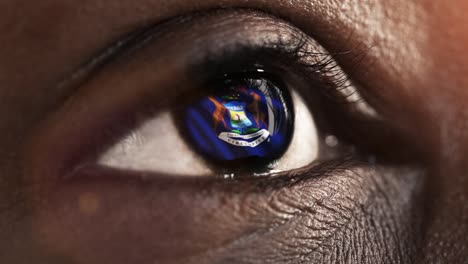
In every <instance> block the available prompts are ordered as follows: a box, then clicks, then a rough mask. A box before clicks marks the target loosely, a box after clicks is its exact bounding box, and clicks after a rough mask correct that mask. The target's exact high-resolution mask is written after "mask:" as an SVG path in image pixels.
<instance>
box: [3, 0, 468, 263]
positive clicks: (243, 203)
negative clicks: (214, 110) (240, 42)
mask: <svg viewBox="0 0 468 264" xmlns="http://www.w3.org/2000/svg"><path fill="white" fill-rule="evenodd" d="M220 7H236V8H238V7H248V8H252V9H256V10H260V11H263V12H268V13H272V14H274V16H276V17H281V18H284V19H285V20H287V21H290V23H291V24H292V25H293V26H294V27H297V28H299V29H300V30H302V31H303V32H305V33H306V34H308V35H310V36H312V37H313V38H314V39H315V40H316V41H318V42H319V43H320V44H321V45H322V46H323V47H324V48H325V49H326V50H329V51H346V50H351V49H353V48H355V47H372V48H371V49H369V51H368V53H367V54H366V57H365V58H364V63H363V65H367V66H364V67H360V68H358V70H357V73H354V74H353V78H354V81H355V82H356V83H357V84H359V86H360V87H361V89H362V93H363V94H364V95H365V98H366V99H367V101H369V102H370V104H371V105H373V106H374V107H375V108H376V109H377V111H378V112H380V113H382V115H383V116H385V118H386V120H389V121H388V122H389V123H391V126H392V127H397V128H398V130H399V131H401V134H402V135H404V136H405V138H406V139H407V141H409V142H411V143H410V144H409V145H408V148H412V149H415V150H417V151H418V153H420V154H419V155H418V158H417V159H418V161H417V162H415V163H417V164H418V165H421V164H423V167H424V169H414V168H410V169H406V168H402V166H397V165H394V164H390V165H388V164H378V166H376V167H372V168H371V167H369V166H367V165H354V164H353V165H351V164H350V165H346V168H345V169H344V170H342V171H340V172H337V171H333V170H332V171H329V170H321V171H316V172H314V173H311V172H304V173H302V174H301V177H300V178H299V179H296V180H295V181H294V182H292V183H287V184H286V183H284V182H282V181H281V180H266V181H261V182H257V181H255V182H249V181H246V182H244V181H242V182H235V183H230V184H225V183H220V182H219V181H214V180H211V179H201V180H187V179H172V178H169V179H168V178H165V177H153V180H151V181H149V182H146V181H145V182H141V181H135V180H134V178H132V179H129V178H128V177H127V176H128V175H123V177H120V178H117V177H115V174H118V173H115V172H110V173H108V172H106V173H107V174H113V175H112V177H110V178H111V179H110V180H109V178H102V177H79V178H78V179H75V180H72V181H66V182H63V181H61V180H60V179H59V178H60V177H59V176H58V175H59V174H60V173H59V172H58V171H59V169H57V168H58V167H60V166H61V165H62V162H64V161H63V159H61V157H64V156H66V155H65V154H63V153H65V152H66V151H67V150H68V149H69V148H70V149H73V148H74V145H73V144H71V145H66V144H65V143H62V142H73V141H72V140H70V138H72V139H73V138H85V137H86V136H85V135H83V134H81V133H82V131H81V130H80V131H76V129H74V128H76V127H77V126H80V125H81V124H82V123H83V124H86V123H87V121H83V120H85V119H84V117H85V116H94V115H95V116H96V117H95V119H96V120H102V119H99V116H100V114H99V113H103V112H105V111H106V109H108V108H106V107H105V106H106V102H107V103H108V104H111V103H112V100H113V99H109V101H101V103H102V104H101V106H100V107H97V105H99V104H98V103H96V102H99V98H100V97H99V96H103V95H102V94H105V93H106V90H105V89H106V87H111V86H110V84H111V83H112V84H121V83H124V82H125V81H124V80H126V81H127V82H129V83H132V84H135V86H139V87H140V86H141V87H143V86H145V85H149V84H152V85H154V84H158V85H154V86H155V87H164V84H167V83H169V82H170V81H171V79H173V78H176V77H175V76H177V77H179V75H176V74H175V73H176V72H177V69H178V68H177V67H178V65H175V64H174V65H173V67H172V66H171V65H168V66H167V67H166V68H164V69H163V68H162V67H157V65H163V64H162V63H164V62H167V61H168V60H169V58H171V56H175V54H179V53H180V51H181V50H188V49H189V48H184V46H183V45H187V47H190V46H192V44H191V43H192V41H193V37H190V36H189V35H190V34H188V35H187V34H186V33H184V30H183V29H180V28H179V29H176V28H174V29H172V28H171V29H169V31H170V32H180V34H181V35H177V37H178V39H179V42H181V43H182V44H180V45H179V46H177V45H176V47H173V48H172V51H171V48H170V46H171V45H168V44H167V43H169V40H164V39H161V40H160V41H158V40H156V41H155V42H154V43H152V44H151V45H149V47H148V49H147V50H146V51H145V52H143V53H136V54H135V57H133V59H131V60H130V62H128V63H117V64H113V65H110V66H109V65H107V66H105V67H102V68H103V70H102V72H100V73H99V74H96V75H93V76H94V77H93V79H92V80H91V81H86V82H78V81H76V82H75V81H73V82H67V81H65V82H64V80H70V76H71V75H72V74H73V73H75V72H76V71H77V69H78V68H80V67H81V66H82V65H84V64H86V63H88V62H89V61H90V60H92V58H94V57H96V56H97V55H98V54H99V53H100V52H101V51H102V50H103V49H105V48H106V47H108V46H110V45H112V44H113V43H115V42H116V41H117V40H119V39H122V38H123V37H124V36H125V35H127V34H129V33H131V32H133V31H135V30H138V29H139V28H142V27H144V26H146V25H149V24H155V23H158V22H160V21H161V20H164V19H168V18H171V17H173V16H176V15H182V14H186V13H190V12H193V11H202V10H208V9H213V8H220ZM467 9H468V4H467V3H466V2H465V1H462V0H456V1H429V0H427V1H422V0H421V1H417V0H412V1H405V0H397V1H383V0H381V1H357V0H356V1H344V2H343V1H314V0H297V1H291V2H285V1H271V0H269V1H235V0H233V1H229V0H226V1H209V0H207V1H197V2H195V1H184V0H177V1H169V2H167V1H157V0H143V1H130V0H129V1H119V2H118V3H117V2H115V1H95V0H87V1H56V0H46V1H36V2H31V1H9V0H5V1H2V3H0V20H1V21H2V23H0V65H1V66H0V83H1V84H2V85H1V86H0V98H1V104H0V128H1V130H0V131H2V132H1V133H2V136H1V138H0V155H1V157H2V159H1V160H0V175H1V181H0V198H1V199H0V201H1V204H0V219H1V220H0V235H1V237H2V238H3V239H2V242H0V248H1V250H0V260H1V261H0V262H2V263H41V261H42V262H44V263H90V264H92V263H464V262H465V261H466V259H467V258H468V249H467V248H466V245H468V241H467V237H468V236H467V235H468V206H467V203H466V201H467V199H468V180H467V175H466V171H468V168H467V166H466V162H465V160H466V156H467V154H468V148H467V147H466V146H468V132H467V130H466V129H465V119H466V118H468V115H467V114H466V103H465V102H467V100H468V98H467V97H468V92H467V91H466V89H464V87H466V86H468V77H467V76H468V72H466V71H467V70H466V69H467V68H468V55H467V54H466V51H465V49H466V47H467V46H468V31H467V30H466V25H467V24H468V19H467V18H466V16H465V15H464V14H463V13H464V12H463V10H467ZM258 16H261V15H258V14H249V15H246V21H256V22H252V23H253V25H260V26H259V28H262V27H263V26H262V25H264V24H268V22H262V21H260V22H259V21H258V20H256V17H258ZM252 17H253V18H252ZM216 19H218V20H216ZM216 21H220V18H213V21H211V22H210V23H208V22H205V23H207V24H209V25H212V26H211V29H212V30H211V31H210V30H206V28H207V27H204V26H203V22H200V24H201V26H200V28H202V29H204V30H205V31H207V32H218V33H219V32H221V33H219V34H223V32H226V31H227V30H228V29H231V28H233V27H235V26H234V24H236V23H238V21H234V22H232V24H233V25H231V26H229V25H228V28H226V27H221V26H219V27H218V26H217V23H216ZM227 24H229V23H227ZM193 30H194V31H193V32H198V31H197V30H196V29H193ZM201 31H202V30H201V29H199V32H201ZM259 31H262V30H259ZM262 32H263V31H262ZM177 34H179V33H177ZM183 34H185V35H187V36H185V35H184V36H185V37H183V38H182V37H181V36H182V35H183ZM210 34H211V33H210ZM193 35H197V34H195V33H194V34H193ZM250 35H253V33H250ZM181 39H183V40H185V41H181ZM165 45H166V46H165ZM178 49H179V50H178ZM161 50H164V51H165V52H164V53H165V56H167V58H168V59H167V60H166V61H164V59H165V58H166V57H164V56H162V55H161ZM151 55H152V57H151ZM147 56H149V57H151V58H154V60H151V62H149V63H147V64H144V63H143V60H142V59H141V58H145V57H147ZM139 58H140V59H139ZM172 58H173V57H172ZM337 60H338V62H339V63H340V64H341V65H342V67H343V68H344V69H345V71H348V72H350V71H352V69H353V66H354V64H353V63H352V57H351V55H349V56H346V55H345V56H340V57H337ZM181 64H182V63H181ZM144 65H146V66H147V67H146V68H145V66H144ZM164 65H167V64H164ZM370 65H372V66H370ZM136 69H138V70H136ZM145 69H146V70H145ZM150 69H161V70H160V71H157V73H154V72H153V73H152V72H151V71H150ZM171 69H173V71H171ZM95 71H97V70H96V69H94V68H93V69H91V70H90V72H92V73H88V72H86V73H85V74H84V75H87V74H93V73H94V72H95ZM130 72H134V74H133V75H131V74H130ZM119 73H120V74H119ZM122 73H125V74H122ZM79 77H82V76H79ZM119 78H121V79H119ZM78 79H79V78H78ZM77 83H78V84H77ZM103 87H104V88H103ZM115 87H116V88H115V89H116V91H120V92H118V93H116V94H119V93H120V94H121V95H120V97H119V96H115V98H137V97H144V96H145V95H146V94H145V93H143V92H142V93H141V94H138V93H129V94H127V95H128V96H124V95H125V91H127V92H129V90H125V88H124V85H121V86H115ZM119 87H120V88H119ZM107 89H110V88H107ZM156 90H157V89H156ZM100 93H101V95H100ZM155 93H156V94H155V95H154V96H156V97H158V93H163V91H158V90H157V91H155ZM135 94H136V95H135ZM70 96H72V97H73V98H76V99H74V100H73V101H71V103H70V101H68V99H67V98H69V97H70ZM93 98H94V99H93ZM101 99H102V98H101ZM115 100H117V99H115ZM129 100H130V99H129ZM66 101H67V102H68V103H67V104H66V106H64V105H65V102H66ZM83 102H87V104H84V103H83ZM93 102H94V103H93ZM119 102H120V101H119ZM83 105H88V106H89V107H88V108H86V107H84V108H83V107H82V106H83ZM83 109H85V110H83ZM80 110H82V111H81V112H80ZM80 113H81V116H82V118H81V119H79V117H76V120H81V121H83V122H81V121H80V122H78V123H73V120H75V119H73V118H70V116H74V115H76V116H79V115H80ZM91 119H92V118H91ZM70 120H72V121H70ZM93 120H94V119H93ZM88 123H93V124H94V123H96V122H91V121H89V122H88ZM57 138H60V139H63V140H57ZM67 139H68V140H70V141H67ZM85 141H86V140H85V139H82V140H80V141H78V143H79V144H78V145H81V144H85V143H84V142H85ZM75 142H76V141H75ZM90 144H91V143H90ZM423 171H425V172H423ZM101 176H102V175H101ZM152 176H158V175H152ZM90 178H91V179H90ZM96 178H97V179H96ZM195 242H196V243H195Z"/></svg>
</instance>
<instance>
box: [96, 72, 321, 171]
mask: <svg viewBox="0 0 468 264" xmlns="http://www.w3.org/2000/svg"><path fill="white" fill-rule="evenodd" d="M210 91H211V92H210V93H209V94H206V95H204V96H198V97H197V98H193V100H190V103H184V104H185V105H183V106H182V107H180V106H179V107H178V109H182V110H181V111H180V112H179V113H177V117H178V118H177V120H178V122H179V123H178V124H176V123H175V121H174V118H172V116H171V113H169V112H163V113H160V114H158V115H157V116H155V117H154V118H152V119H150V120H148V121H146V122H145V123H144V124H143V125H141V126H140V127H138V128H136V129H134V130H133V131H132V132H131V133H130V134H129V135H127V136H126V137H125V138H124V139H122V140H121V141H120V142H118V143H117V144H115V145H114V146H112V147H111V148H110V149H109V150H107V151H106V152H105V153H104V154H103V155H102V156H101V157H100V159H99V164H101V165H105V166H108V167H113V168H121V169H130V170H137V171H151V172H157V173H163V174H172V175H182V176H191V175H202V176H203V175H213V174H214V172H213V171H212V169H210V168H212V167H221V168H223V172H226V171H227V172H229V171H232V172H233V173H234V171H235V170H236V169H239V167H242V168H243V169H244V170H245V169H246V168H247V170H248V169H249V166H250V167H252V171H251V172H252V173H255V171H253V170H254V169H253V168H256V169H258V168H259V167H261V166H265V167H267V164H270V165H271V164H275V167H274V168H271V167H270V169H272V170H274V171H286V170H292V169H297V168H300V167H304V166H307V165H309V164H310V163H311V162H313V161H314V160H315V159H316V158H317V156H318V146H319V142H318V141H319V137H318V134H317V129H316V127H315V124H314V120H313V117H312V114H311V113H310V111H309V109H308V107H307V106H306V104H305V102H304V101H303V99H302V98H301V96H300V95H299V94H298V93H297V92H295V91H292V92H289V91H288V90H287V89H286V87H281V86H280V85H276V84H275V83H273V82H271V81H270V80H268V79H266V78H258V77H252V78H240V79H239V80H236V79H230V80H229V81H228V82H224V83H223V84H219V85H218V87H215V89H212V90H210ZM273 161H276V162H273ZM208 164H210V165H214V166H208Z"/></svg>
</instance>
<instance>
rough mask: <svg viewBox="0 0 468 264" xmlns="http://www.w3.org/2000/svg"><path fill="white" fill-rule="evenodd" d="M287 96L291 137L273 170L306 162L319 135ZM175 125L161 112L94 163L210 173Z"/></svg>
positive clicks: (298, 101)
mask: <svg viewBox="0 0 468 264" xmlns="http://www.w3.org/2000/svg"><path fill="white" fill-rule="evenodd" d="M291 96H292V100H293V105H294V112H295V120H294V121H295V122H294V124H295V125H294V132H293V137H292V139H291V143H290V145H289V147H288V149H287V151H286V152H285V154H284V155H283V156H282V157H281V158H280V159H279V160H278V161H276V162H275V166H274V167H272V171H274V172H279V171H286V170H292V169H297V168H301V167H304V166H307V165H309V164H310V163H311V162H313V161H314V160H315V159H317V156H318V151H319V150H318V148H319V137H318V132H317V128H316V126H315V123H314V120H313V117H312V114H311V112H310V111H309V108H308V107H307V105H306V104H305V102H304V100H303V99H302V98H301V96H300V95H299V94H297V93H296V92H294V91H292V95H291ZM177 129H178V128H177V127H176V125H175V123H174V120H173V118H172V117H171V114H170V113H169V112H162V113H160V114H158V115H157V116H156V117H154V118H153V119H150V120H148V121H146V122H145V123H144V124H142V125H141V126H140V127H138V128H136V129H134V130H133V131H132V132H131V133H129V134H128V135H127V136H126V137H124V138H123V139H122V140H120V141H119V142H117V143H116V144H115V145H114V146H112V147H111V148H110V149H108V150H107V151H106V152H105V153H103V154H102V155H101V156H100V158H99V159H98V164H100V165H104V166H108V167H112V168H118V169H125V170H132V171H146V172H157V173H163V174H166V175H180V176H205V175H212V174H213V173H214V172H213V171H211V169H210V168H209V166H208V165H207V163H206V161H204V160H203V157H201V156H200V155H198V154H197V153H196V152H194V151H193V150H192V149H191V148H190V146H189V145H188V144H187V143H186V141H185V140H184V139H183V138H181V136H180V135H179V132H178V130H177Z"/></svg>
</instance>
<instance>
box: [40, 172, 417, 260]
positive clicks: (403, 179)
mask: <svg viewBox="0 0 468 264" xmlns="http://www.w3.org/2000/svg"><path fill="white" fill-rule="evenodd" d="M382 174H387V176H396V175H399V176H400V177H394V178H393V179H394V180H384V179H382V178H381V177H380V175H382ZM405 175H406V176H405ZM94 177H95V175H93V176H92V178H91V179H85V178H82V179H81V180H77V181H72V182H71V183H72V184H68V183H67V184H64V185H59V186H56V188H50V189H49V190H48V191H47V193H48V195H49V197H50V199H47V200H44V201H43V205H42V206H41V207H39V208H37V209H38V210H37V212H36V216H35V217H36V218H35V219H36V220H35V221H34V223H35V225H34V230H36V233H35V237H34V239H35V240H36V241H38V243H40V244H41V245H42V248H43V250H44V251H46V252H54V254H55V255H61V256H64V257H65V258H66V259H68V261H72V262H73V263H75V262H76V263H87V264H92V263H103V262H112V263H116V264H119V263H122V264H123V263H142V264H145V263H154V262H155V261H156V262H158V263H229V262H237V263H238V262H239V261H245V262H246V263H264V260H265V258H268V259H270V260H272V261H274V262H275V263H297V262H296V261H297V258H301V260H302V262H303V263H311V262H323V263H337V262H339V263H367V262H368V263H376V262H379V260H385V259H386V260H401V261H406V260H409V259H410V256H409V255H407V253H408V252H411V251H412V248H413V246H414V243H413V241H411V240H410V239H408V237H407V234H408V233H411V232H414V229H412V228H411V227H412V226H419V224H418V222H417V221H416V222H415V221H414V219H413V218H408V214H409V213H410V211H411V210H412V209H413V208H412V207H411V205H410V204H408V203H407V202H405V201H407V200H409V199H411V196H412V195H414V193H417V192H418V189H419V186H420V184H419V183H418V181H417V180H416V179H419V178H420V177H419V176H418V175H417V174H414V173H413V172H412V171H411V170H408V169H398V170H391V169H388V168H376V169H375V170H369V169H367V168H360V167H355V168H353V169H352V170H343V171H341V172H330V173H320V176H319V177H317V178H316V179H313V178H314V175H310V174H309V175H308V174H303V175H302V176H301V177H298V178H296V181H293V182H290V183H288V184H286V185H284V182H283V181H281V180H274V179H267V181H268V182H265V183H263V184H258V182H257V183H256V182H255V181H254V182H244V183H234V184H233V185H231V184H229V183H227V184H226V183H221V184H219V183H213V182H211V183H210V182H201V181H198V182H197V181H191V182H190V183H188V184H187V182H186V181H180V182H178V183H174V181H164V180H160V181H153V182H137V181H135V182H133V183H132V182H129V181H125V180H123V181H121V182H118V181H113V183H111V182H108V181H106V180H105V179H103V180H97V179H95V178H94ZM322 177H323V178H322ZM389 179H390V178H389ZM396 179H398V180H396ZM262 185H263V186H264V187H261V186H262ZM275 185H276V187H271V186H275ZM383 192H385V194H383ZM388 201H392V202H391V203H388ZM174 208H177V209H178V210H174ZM390 216H391V217H390ZM372 222H373V223H374V224H371V223H372ZM375 223H379V224H377V225H376V224H375ZM362 225H364V226H366V228H362ZM389 237H392V239H389ZM364 241H365V242H364ZM364 244H365V245H367V246H362V245H364ZM129 245H131V247H129ZM357 248H361V250H360V251H356V249H357ZM395 248H398V250H395ZM334 252H335V253H334ZM345 252H348V253H345ZM398 252H407V253H406V254H399V253H398Z"/></svg>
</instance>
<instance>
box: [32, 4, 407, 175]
mask: <svg viewBox="0 0 468 264" xmlns="http://www.w3.org/2000/svg"><path fill="white" fill-rule="evenodd" d="M225 12H227V13H229V14H230V15H226V13H224V12H220V13H217V12H214V13H211V14H199V15H197V16H193V17H191V19H190V20H187V19H185V18H181V19H174V20H171V21H168V22H167V23H163V24H161V25H158V26H157V27H154V28H152V29H149V30H148V31H145V32H143V33H142V34H137V36H135V37H130V39H131V40H130V41H129V42H128V43H125V44H124V45H122V47H123V48H122V50H119V49H118V48H116V49H111V56H110V58H109V60H110V61H107V64H106V63H104V64H102V65H99V64H97V65H98V66H101V68H100V69H99V71H98V70H97V69H95V70H96V71H95V72H93V74H90V76H87V78H88V79H86V80H84V81H85V82H84V83H83V85H82V87H81V86H80V89H79V91H77V92H76V93H74V94H73V96H71V97H70V98H69V100H68V101H67V103H66V104H65V105H64V106H63V108H61V109H60V110H59V111H57V113H55V114H54V115H53V116H51V118H50V120H48V122H47V123H45V124H44V127H43V128H42V129H41V130H40V133H38V135H37V137H35V140H33V141H34V146H33V147H32V148H35V149H40V150H41V151H43V152H45V153H46V154H45V155H43V156H41V157H38V156H36V157H35V158H34V159H33V160H34V163H35V164H39V165H35V166H37V167H40V168H42V169H43V170H45V171H46V172H47V174H50V173H51V172H53V173H54V175H59V177H63V178H68V177H73V176H74V175H81V174H83V173H84V174H88V171H91V174H92V175H99V174H100V172H101V171H102V169H104V171H106V172H107V171H108V170H107V169H108V168H109V167H110V168H114V169H117V170H110V171H111V172H113V173H114V172H115V173H116V174H119V173H120V172H123V173H124V174H125V175H127V176H129V175H135V176H136V177H145V178H146V177H157V176H158V175H160V174H163V175H164V174H170V175H184V176H189V175H195V176H196V175H198V176H199V175H213V174H215V175H226V174H227V175H232V171H233V169H236V170H238V171H240V174H243V175H247V176H251V175H255V174H261V175H263V174H265V173H268V172H270V173H274V172H276V171H283V172H285V173H286V171H288V172H289V171H291V170H295V169H299V168H304V169H310V170H312V169H313V168H315V167H316V166H312V165H315V164H317V165H321V164H324V163H326V162H328V161H342V160H343V159H344V158H345V157H349V156H350V157H351V158H352V159H353V160H355V161H361V160H364V159H367V156H366V155H367V154H369V153H370V154H372V155H373V154H374V153H376V154H377V155H378V156H379V157H381V156H384V155H387V153H388V155H387V156H392V157H394V156H397V155H394V154H395V153H396V151H399V150H400V149H401V147H399V146H404V144H401V142H402V139H403V136H402V135H401V134H396V133H394V132H395V131H396V130H395V129H394V127H391V126H390V125H389V124H388V122H385V120H382V119H381V118H380V117H379V116H377V117H376V116H375V115H374V114H375V111H373V109H372V108H371V107H370V106H369V105H367V103H366V102H365V101H364V100H362V98H361V97H360V96H359V93H358V89H356V87H355V86H354V84H353V83H352V82H351V81H350V80H349V77H350V76H348V74H346V71H344V70H343V69H342V68H341V67H340V66H339V65H338V64H337V63H336V58H335V57H337V56H340V55H339V54H330V53H329V52H327V51H326V50H325V49H324V48H323V47H322V46H321V45H320V44H319V43H317V42H316V41H315V40H314V39H312V38H311V37H310V36H307V35H305V34H304V33H303V32H302V31H300V30H299V29H297V28H295V27H294V26H292V25H290V24H289V23H287V22H284V21H281V20H279V19H278V18H274V17H271V16H268V15H265V14H258V13H255V14H251V13H248V12H247V13H243V12H244V11H239V12H233V13H232V11H225ZM219 21H223V23H219ZM161 51H164V52H161ZM346 56H347V57H348V58H349V56H350V55H349V53H347V54H346ZM92 64H93V65H96V63H95V62H93V63H92ZM259 65H260V68H261V69H264V70H265V73H264V74H261V75H259V74H258V72H256V73H255V74H252V73H253V72H255V71H254V69H258V67H259ZM226 73H229V75H228V76H225V74H226ZM242 79H243V80H242ZM246 79H247V80H248V79H250V80H264V81H265V80H266V81H267V82H271V83H272V84H273V85H271V87H277V88H279V90H281V93H278V94H282V95H285V94H286V95H287V94H290V97H291V98H290V99H289V100H290V101H291V105H290V106H288V107H286V108H289V109H291V108H292V112H293V113H294V115H292V116H293V117H294V118H293V121H292V123H293V125H294V127H293V129H292V130H293V132H291V135H292V137H291V138H290V139H288V140H284V141H282V144H279V145H278V146H279V147H278V148H277V149H276V150H275V151H274V152H272V154H271V155H270V156H267V158H266V159H263V160H262V162H255V158H253V159H252V157H250V156H248V157H247V156H245V157H244V158H248V159H249V160H250V162H249V161H247V162H246V161H245V160H243V161H242V162H234V163H233V162H227V163H225V162H222V161H223V160H224V159H222V160H220V159H218V160H217V162H213V156H215V155H213V154H210V155H207V153H206V152H205V153H203V152H201V151H200V147H198V150H197V145H196V142H195V144H194V142H193V140H191V139H190V135H187V134H186V133H185V134H184V132H183V131H182V130H187V124H185V125H184V122H182V121H183V120H184V119H183V116H184V113H185V112H184V110H186V107H188V106H190V103H191V102H192V103H193V102H196V100H197V98H198V99H200V100H201V99H202V98H203V97H204V96H208V95H216V94H217V92H216V91H221V90H223V89H228V88H229V87H226V86H229V85H226V84H225V83H224V82H225V81H228V80H231V82H234V81H235V82H238V83H237V84H239V82H240V83H244V84H245V80H246ZM278 79H279V81H278ZM213 81H215V82H214V83H213ZM216 83H217V84H220V83H221V84H222V85H221V86H216V85H214V84H216ZM214 88H218V90H216V89H215V90H216V91H215V90H214ZM220 88H221V89H220ZM190 91H203V92H202V93H200V94H196V95H197V96H198V97H197V96H195V97H192V96H187V95H190V94H191V92H190ZM181 96H182V97H184V98H182V99H183V100H181V101H182V102H184V104H180V102H178V101H177V100H180V99H181ZM286 97H289V96H286ZM186 99H192V101H190V100H186ZM285 101H288V100H285ZM177 105H180V106H182V109H180V108H179V109H177V107H175V106H177ZM311 113H313V118H312V114H311ZM247 116H248V115H247ZM252 118H253V117H252ZM250 121H252V120H250ZM254 121H255V120H253V122H254ZM286 123H287V122H286ZM180 131H182V132H180ZM219 132H220V131H219ZM225 132H227V131H225ZM231 132H232V131H231ZM286 134H288V133H286ZM218 136H219V135H218ZM57 138H59V139H61V140H57ZM286 142H289V144H287V143H286ZM262 144H264V143H262ZM285 146H287V147H286V148H285ZM403 151H407V148H405V149H403ZM200 153H202V155H200ZM381 153H383V155H380V154H381ZM355 154H356V155H355ZM362 154H364V155H362ZM406 156H407V155H406ZM406 156H405V157H406ZM215 158H218V156H215ZM234 158H236V157H234ZM363 158H364V159H363ZM405 159H406V158H405ZM215 163H216V164H218V163H219V165H220V166H216V165H215ZM223 163H224V164H223ZM44 164H47V166H46V165H44ZM51 164H52V165H53V166H52V165H51ZM239 164H245V166H244V168H242V166H240V165H239ZM257 164H260V166H256V165H257ZM96 165H98V166H96ZM305 167H307V168H305ZM88 169H89V170H88ZM120 170H122V171H120ZM128 170H130V171H131V172H136V173H126V172H128ZM291 173H294V172H291ZM103 174H106V173H103ZM238 174H239V173H237V172H236V175H238Z"/></svg>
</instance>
